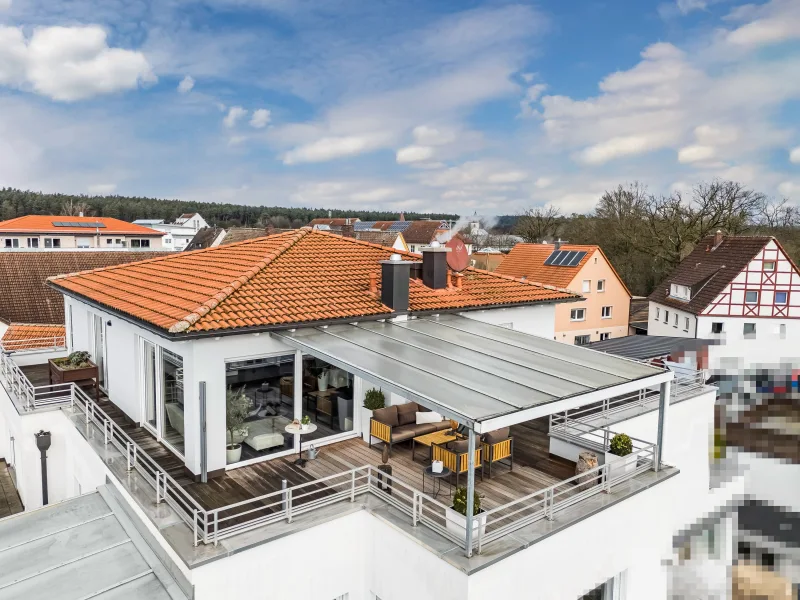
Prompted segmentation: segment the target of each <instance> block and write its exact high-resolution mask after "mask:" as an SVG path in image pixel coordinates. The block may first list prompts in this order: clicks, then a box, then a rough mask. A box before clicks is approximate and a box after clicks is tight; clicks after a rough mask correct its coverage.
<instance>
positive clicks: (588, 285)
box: [581, 279, 592, 294]
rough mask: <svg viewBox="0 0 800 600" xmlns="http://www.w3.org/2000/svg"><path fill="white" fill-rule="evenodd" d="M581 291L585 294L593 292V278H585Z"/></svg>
mask: <svg viewBox="0 0 800 600" xmlns="http://www.w3.org/2000/svg"><path fill="white" fill-rule="evenodd" d="M581 290H582V291H581V293H583V294H591V293H592V280H591V279H584V280H583V283H582V284H581Z"/></svg>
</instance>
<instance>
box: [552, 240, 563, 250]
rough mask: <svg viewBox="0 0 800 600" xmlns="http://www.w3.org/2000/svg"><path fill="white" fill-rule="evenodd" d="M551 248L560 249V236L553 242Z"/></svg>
mask: <svg viewBox="0 0 800 600" xmlns="http://www.w3.org/2000/svg"><path fill="white" fill-rule="evenodd" d="M553 246H554V248H553V250H560V249H561V238H558V239H557V240H556V241H555V242H553Z"/></svg>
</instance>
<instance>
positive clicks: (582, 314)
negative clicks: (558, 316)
mask: <svg viewBox="0 0 800 600" xmlns="http://www.w3.org/2000/svg"><path fill="white" fill-rule="evenodd" d="M585 319H586V309H585V308H573V309H572V310H571V311H569V320H570V321H584V320H585Z"/></svg>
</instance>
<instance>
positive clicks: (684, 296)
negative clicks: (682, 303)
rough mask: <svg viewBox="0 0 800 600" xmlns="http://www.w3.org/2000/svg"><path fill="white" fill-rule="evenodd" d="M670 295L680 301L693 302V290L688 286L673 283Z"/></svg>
mask: <svg viewBox="0 0 800 600" xmlns="http://www.w3.org/2000/svg"><path fill="white" fill-rule="evenodd" d="M669 295H670V296H671V297H673V298H677V299H678V300H691V297H692V290H691V289H690V288H689V287H688V286H685V285H678V284H676V283H673V284H672V285H670V287H669Z"/></svg>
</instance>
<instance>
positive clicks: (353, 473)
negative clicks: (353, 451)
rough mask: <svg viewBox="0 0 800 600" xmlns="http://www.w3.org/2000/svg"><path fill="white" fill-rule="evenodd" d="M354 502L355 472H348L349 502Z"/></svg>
mask: <svg viewBox="0 0 800 600" xmlns="http://www.w3.org/2000/svg"><path fill="white" fill-rule="evenodd" d="M355 501H356V470H355V469H353V470H352V471H350V502H355Z"/></svg>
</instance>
